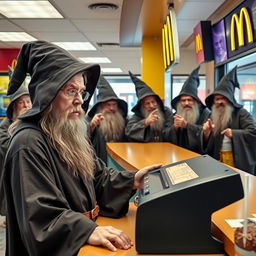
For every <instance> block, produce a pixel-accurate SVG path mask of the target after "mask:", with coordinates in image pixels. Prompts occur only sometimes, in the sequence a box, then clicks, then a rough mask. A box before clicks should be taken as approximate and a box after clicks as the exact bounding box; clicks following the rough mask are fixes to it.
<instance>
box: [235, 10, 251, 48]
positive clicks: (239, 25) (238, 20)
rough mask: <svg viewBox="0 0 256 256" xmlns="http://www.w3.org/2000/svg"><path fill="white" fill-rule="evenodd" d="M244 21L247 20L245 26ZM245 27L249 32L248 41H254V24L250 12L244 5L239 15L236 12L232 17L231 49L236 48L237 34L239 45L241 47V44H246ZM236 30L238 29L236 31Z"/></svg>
mask: <svg viewBox="0 0 256 256" xmlns="http://www.w3.org/2000/svg"><path fill="white" fill-rule="evenodd" d="M244 22H245V26H244ZM235 25H236V26H235ZM244 27H245V28H246V32H247V41H248V43H252V42H253V32H252V24H251V20H250V16H249V13H248V11H247V9H246V8H245V7H243V8H242V9H241V10H240V13H239V16H238V15H237V13H235V14H233V15H232V18H231V23H230V45H231V51H235V50H236V35H237V42H238V46H239V47H241V46H244V45H245V42H244V37H245V31H244ZM235 28H236V30H235ZM235 31H236V33H235Z"/></svg>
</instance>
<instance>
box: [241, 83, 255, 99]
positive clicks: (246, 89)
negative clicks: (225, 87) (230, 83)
mask: <svg viewBox="0 0 256 256" xmlns="http://www.w3.org/2000/svg"><path fill="white" fill-rule="evenodd" d="M240 87H241V100H256V84H241V85H240Z"/></svg>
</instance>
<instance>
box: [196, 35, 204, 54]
mask: <svg viewBox="0 0 256 256" xmlns="http://www.w3.org/2000/svg"><path fill="white" fill-rule="evenodd" d="M195 48H196V54H198V53H199V52H200V51H202V50H203V44H202V38H201V36H200V34H197V35H196V38H195Z"/></svg>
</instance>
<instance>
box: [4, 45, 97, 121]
mask: <svg viewBox="0 0 256 256" xmlns="http://www.w3.org/2000/svg"><path fill="white" fill-rule="evenodd" d="M80 72H85V73H86V78H87V83H86V91H88V92H89V93H90V97H89V98H88V100H87V101H85V102H84V103H83V104H84V105H83V109H87V108H88V104H89V101H90V98H91V96H92V94H93V92H94V89H95V87H96V85H97V82H98V79H99V75H100V66H99V65H91V66H88V65H86V64H85V63H82V62H80V61H78V60H77V59H76V58H75V57H73V56H72V55H71V54H70V53H68V52H67V51H65V50H64V49H62V48H60V47H58V46H56V45H54V44H51V43H49V42H45V41H33V42H29V43H26V44H24V45H23V46H22V48H21V50H20V53H19V56H18V61H17V65H16V67H15V69H14V72H13V75H12V78H11V80H10V83H9V88H8V95H10V94H13V93H14V92H16V91H17V90H18V89H19V87H20V86H21V84H22V82H23V81H24V79H25V77H26V74H27V73H28V74H30V77H31V80H30V83H29V85H28V89H29V94H30V97H31V101H32V102H33V105H32V108H31V109H29V110H28V111H27V112H26V113H24V114H22V115H21V116H20V117H19V118H20V119H30V118H36V117H39V116H40V114H41V113H42V112H43V111H44V110H45V109H46V108H47V107H48V106H49V105H50V104H51V102H52V101H53V100H54V98H55V97H56V95H57V93H58V92H59V90H60V89H61V88H62V86H63V85H64V84H65V83H66V82H67V81H68V80H70V79H71V78H72V77H73V76H75V75H76V74H78V73H80Z"/></svg>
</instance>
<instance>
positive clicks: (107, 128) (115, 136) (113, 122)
mask: <svg viewBox="0 0 256 256" xmlns="http://www.w3.org/2000/svg"><path fill="white" fill-rule="evenodd" d="M102 114H103V115H104V120H102V121H101V122H100V125H99V129H100V131H101V133H102V134H103V137H104V139H105V141H106V142H110V141H120V140H122V138H123V136H124V128H125V119H124V117H123V115H122V114H121V111H120V110H117V111H116V112H115V113H111V114H110V113H107V112H105V113H104V112H102Z"/></svg>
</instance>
